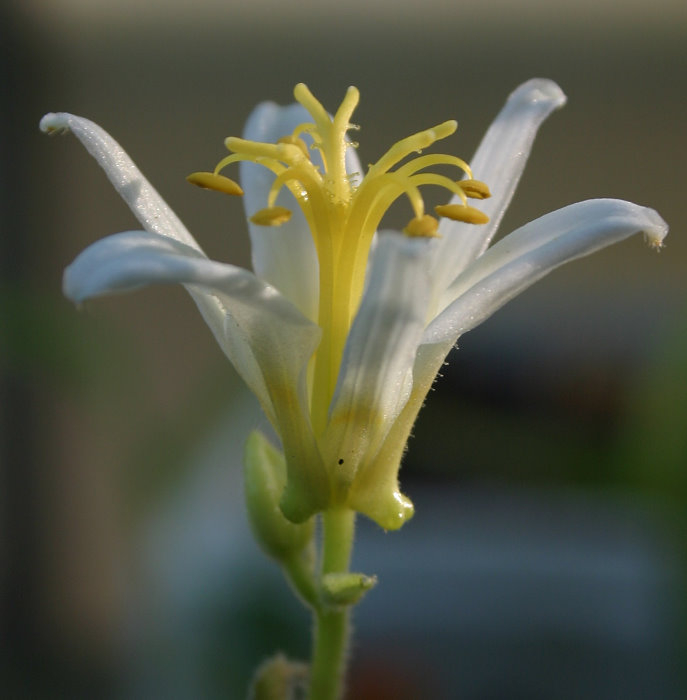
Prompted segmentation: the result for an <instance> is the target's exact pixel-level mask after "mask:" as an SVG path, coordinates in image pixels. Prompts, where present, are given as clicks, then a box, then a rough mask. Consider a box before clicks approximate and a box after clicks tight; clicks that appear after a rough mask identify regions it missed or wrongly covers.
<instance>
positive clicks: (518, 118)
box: [433, 78, 566, 310]
mask: <svg viewBox="0 0 687 700" xmlns="http://www.w3.org/2000/svg"><path fill="white" fill-rule="evenodd" d="M565 101H566V98H565V95H564V94H563V91H562V90H561V89H560V87H558V85H556V83H554V82H553V81H551V80H545V79H540V78H535V79H533V80H529V81H527V82H526V83H524V84H522V85H520V86H519V87H518V88H517V89H516V90H515V91H514V92H512V93H511V95H510V96H509V97H508V100H507V101H506V104H505V105H504V107H503V109H502V110H501V111H500V112H499V114H498V116H497V117H496V119H495V120H494V121H493V123H492V124H491V126H490V127H489V130H488V131H487V133H486V134H485V136H484V138H483V139H482V142H481V143H480V146H479V148H478V149H477V152H476V153H475V156H474V158H473V159H472V161H471V163H470V165H471V167H472V171H473V173H474V176H475V178H476V179H478V180H482V181H483V182H486V183H487V184H488V185H489V188H490V189H491V192H492V196H491V197H490V198H489V199H486V200H484V201H482V202H480V203H479V209H480V211H483V212H484V213H485V214H486V215H487V216H489V223H487V224H484V225H480V226H475V225H472V224H466V223H461V222H458V221H451V220H450V219H442V220H441V222H440V224H439V234H440V235H441V236H442V241H441V245H440V246H439V249H438V250H437V251H436V253H435V256H434V264H435V271H434V274H433V276H434V279H435V284H436V285H437V290H438V292H439V294H441V292H442V291H443V289H444V288H445V287H446V286H447V285H449V284H450V283H451V281H452V280H454V279H455V278H456V277H457V275H458V274H460V273H461V272H462V271H463V270H464V269H465V268H466V267H467V266H468V265H469V264H470V263H471V262H472V261H473V260H474V259H475V258H477V257H478V256H479V255H481V254H482V253H483V252H484V250H486V248H487V246H488V245H489V242H490V241H491V239H492V238H493V236H494V234H495V233H496V230H497V229H498V227H499V224H500V223H501V219H502V218H503V215H504V213H505V211H506V209H507V208H508V205H509V204H510V201H511V199H512V197H513V193H514V192H515V188H516V186H517V184H518V181H519V180H520V176H521V175H522V172H523V170H524V168H525V164H526V162H527V159H528V157H529V154H530V150H531V149H532V144H533V143H534V138H535V136H536V134H537V131H538V129H539V127H540V126H541V124H542V123H543V122H544V120H545V119H546V118H547V117H548V116H549V115H550V114H551V113H552V112H553V111H554V110H556V109H558V108H560V107H562V106H563V105H564V104H565ZM451 201H452V202H456V203H459V202H460V200H459V199H458V198H457V197H454V199H453V200H451ZM443 306H445V304H443V305H442V306H440V307H439V310H440V309H441V308H443Z"/></svg>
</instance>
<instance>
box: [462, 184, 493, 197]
mask: <svg viewBox="0 0 687 700" xmlns="http://www.w3.org/2000/svg"><path fill="white" fill-rule="evenodd" d="M458 186H459V187H460V189H461V190H463V192H465V195H466V196H467V197H470V198H471V199H488V198H489V197H491V192H490V191H489V186H488V185H487V184H486V183H484V182H480V181H479V180H460V181H459V182H458Z"/></svg>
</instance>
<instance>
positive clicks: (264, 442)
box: [244, 430, 315, 561]
mask: <svg viewBox="0 0 687 700" xmlns="http://www.w3.org/2000/svg"><path fill="white" fill-rule="evenodd" d="M244 484H245V486H244V488H245V496H246V506H247V509H248V519H249V520H250V524H251V527H252V529H253V534H254V535H255V538H256V539H257V541H258V543H259V544H260V546H261V547H262V549H263V550H264V551H265V552H266V553H267V554H268V555H269V556H271V557H274V558H275V559H277V560H279V561H285V560H287V559H290V558H292V557H293V556H294V555H295V554H297V553H298V552H300V551H302V550H303V549H304V548H305V547H306V546H307V545H308V544H309V543H310V542H311V541H312V538H313V533H314V531H315V519H314V518H310V520H307V521H306V522H304V523H301V524H299V525H296V524H294V523H292V522H291V521H289V520H287V519H286V518H285V517H284V515H283V514H282V512H281V509H280V507H279V500H280V498H281V495H282V492H283V491H284V486H285V485H286V462H285V460H284V455H283V454H282V453H281V452H280V451H279V450H277V449H276V448H275V447H274V446H273V445H271V444H270V442H269V440H268V439H267V438H266V437H265V436H264V435H263V434H262V433H260V432H259V431H257V430H256V431H253V432H252V433H251V434H250V435H249V437H248V440H247V441H246V448H245V453H244Z"/></svg>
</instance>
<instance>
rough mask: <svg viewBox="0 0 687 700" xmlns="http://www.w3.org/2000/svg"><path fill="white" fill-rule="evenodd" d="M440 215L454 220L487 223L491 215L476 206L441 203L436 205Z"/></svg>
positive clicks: (435, 208) (435, 209) (468, 222)
mask: <svg viewBox="0 0 687 700" xmlns="http://www.w3.org/2000/svg"><path fill="white" fill-rule="evenodd" d="M434 211H435V212H436V213H437V214H438V215H439V216H445V217H446V218H447V219H452V220H453V221H464V222H465V223H466V224H486V223H487V221H489V217H488V216H487V215H486V214H485V213H484V212H482V211H480V210H479V209H475V207H470V206H466V205H465V204H440V205H439V206H436V207H434Z"/></svg>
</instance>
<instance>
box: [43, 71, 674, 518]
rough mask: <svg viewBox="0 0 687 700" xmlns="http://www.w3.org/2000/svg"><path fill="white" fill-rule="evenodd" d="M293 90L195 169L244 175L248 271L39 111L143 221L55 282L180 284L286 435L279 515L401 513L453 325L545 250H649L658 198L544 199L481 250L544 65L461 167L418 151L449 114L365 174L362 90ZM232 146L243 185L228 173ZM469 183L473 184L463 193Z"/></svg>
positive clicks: (541, 91)
mask: <svg viewBox="0 0 687 700" xmlns="http://www.w3.org/2000/svg"><path fill="white" fill-rule="evenodd" d="M294 94H295V97H296V100H297V102H298V104H294V105H292V106H289V107H278V106H276V105H274V104H272V103H265V104H262V105H260V106H259V107H258V108H257V109H256V110H255V112H254V113H253V114H252V116H251V117H250V119H249V121H248V124H247V126H246V131H245V134H244V138H242V139H239V138H228V139H227V140H226V142H225V143H226V146H227V148H228V149H229V151H230V152H231V154H230V155H229V156H227V157H226V158H224V159H223V160H221V161H220V162H219V164H218V165H217V167H216V168H215V170H214V171H213V172H206V173H194V174H193V175H192V176H190V177H189V179H190V180H191V181H192V182H194V183H195V184H198V185H201V186H203V187H208V188H210V189H215V190H219V191H222V192H226V193H228V194H236V195H239V194H242V193H243V191H245V196H244V202H245V205H246V210H247V214H248V217H249V221H250V223H249V228H250V235H251V241H252V253H253V268H254V273H253V272H249V271H248V270H244V269H241V268H239V267H235V266H233V265H227V264H223V263H219V262H214V261H212V260H209V259H208V258H207V257H206V256H205V255H204V253H203V252H202V250H201V248H200V247H199V246H198V244H197V243H196V241H195V240H194V238H193V237H192V236H191V234H190V233H189V232H188V231H187V230H186V229H185V228H184V226H183V225H182V223H181V222H180V221H179V220H178V219H177V217H176V216H175V215H174V213H173V212H172V211H171V210H170V208H169V207H168V206H167V205H166V204H165V202H164V201H163V200H162V199H161V198H160V196H159V195H158V194H157V192H156V191H155V190H154V189H153V188H152V187H151V185H150V184H149V183H148V181H147V180H146V179H145V178H144V177H143V176H142V175H141V173H140V172H139V170H138V169H137V168H136V166H135V165H134V164H133V162H132V161H131V160H130V159H129V157H128V156H127V155H126V154H125V153H124V151H123V150H122V149H121V147H120V146H119V145H118V144H117V143H116V142H115V141H114V140H113V139H112V138H111V137H110V136H109V135H108V134H107V133H105V132H104V131H103V130H102V129H101V128H100V127H98V126H97V125H95V124H93V123H92V122H90V121H88V120H86V119H83V118H81V117H76V116H73V115H70V114H64V113H61V114H48V115H46V116H45V117H44V118H43V120H42V122H41V128H42V129H43V130H44V131H60V130H71V131H72V132H73V133H74V134H75V135H76V136H77V137H78V138H79V139H80V140H81V142H82V143H83V144H84V145H85V146H86V148H87V149H88V150H89V152H90V153H91V154H92V155H93V156H94V157H95V158H96V159H97V160H98V162H99V163H100V165H101V166H102V167H103V168H104V170H105V171H106V173H107V175H108V176H109V178H110V180H111V181H112V183H113V184H114V186H115V187H116V189H117V190H118V191H119V193H120V194H121V195H122V197H123V198H124V199H125V200H126V202H127V203H128V204H129V206H130V207H131V209H132V211H133V212H134V214H135V215H136V217H137V218H138V220H139V221H140V222H141V224H142V225H143V227H144V229H145V230H144V231H128V232H125V233H120V234H116V235H114V236H110V237H108V238H105V239H103V240H100V241H98V242H97V243H95V244H94V245H92V246H90V247H89V248H87V249H86V250H85V251H84V252H82V253H81V255H79V256H78V257H77V258H76V260H75V261H74V262H73V263H72V265H71V266H70V267H68V268H67V270H66V271H65V276H64V291H65V293H66V295H67V296H68V297H70V298H71V299H73V300H74V301H77V302H81V301H83V300H85V299H88V298H90V297H95V296H99V295H103V294H108V293H112V292H117V291H123V290H131V289H134V288H137V287H140V286H143V285H147V284H158V283H168V282H179V283H182V284H184V285H185V286H186V288H187V289H188V291H189V292H190V294H191V296H192V297H193V298H194V300H195V302H196V304H197V305H198V307H199V309H200V311H201V313H202V314H203V316H204V318H205V320H206V321H207V323H208V325H209V326H210V328H211V329H212V331H213V333H214V334H215V337H216V338H217V340H218V342H219V344H220V345H221V347H222V349H223V350H224V352H225V353H226V354H227V356H228V357H229V359H230V360H231V361H232V362H233V364H234V366H235V367H236V369H237V370H238V372H239V373H240V374H241V376H242V377H243V379H244V380H245V381H246V383H247V384H248V386H249V387H250V388H251V389H252V391H253V392H254V393H255V394H256V396H257V397H258V399H259V401H260V403H261V405H262V407H263V409H264V411H265V413H266V415H267V417H268V418H269V420H270V422H271V424H272V425H273V426H274V429H275V431H276V433H277V435H278V436H279V439H280V440H281V447H282V449H283V451H284V456H285V458H286V464H287V483H286V487H285V489H284V493H283V496H282V499H281V508H282V510H283V512H284V514H285V515H286V516H287V517H288V518H289V519H290V520H292V521H294V522H302V521H304V520H306V519H307V518H309V517H310V516H311V515H313V514H314V513H317V512H318V511H322V510H327V509H329V508H334V507H347V508H351V509H353V510H357V511H359V512H362V513H364V514H366V515H368V516H369V517H370V518H372V519H374V520H376V521H377V522H378V523H379V524H380V525H382V526H383V527H384V528H389V529H394V528H398V527H400V526H401V525H402V524H403V522H404V521H405V520H406V519H407V518H409V517H410V516H411V515H412V512H413V509H412V504H411V503H410V501H409V500H408V499H407V498H406V497H405V496H403V495H402V494H401V493H400V490H399V486H398V469H399V465H400V461H401V457H402V454H403V451H404V448H405V445H406V442H407V439H408V436H409V434H410V430H411V428H412V425H413V423H414V421H415V418H416V416H417V413H418V411H419V409H420V407H421V405H422V403H423V401H424V399H425V396H426V394H427V392H428V390H429V388H430V386H431V384H432V382H433V381H434V378H435V376H436V374H437V372H438V370H439V368H440V366H441V364H442V363H443V361H444V359H445V357H446V355H447V354H448V352H449V351H450V349H451V348H452V347H453V346H454V345H455V343H456V341H457V339H458V337H459V336H460V335H461V334H463V333H465V332H466V331H469V330H470V329H472V328H474V327H475V326H476V325H478V324H479V323H481V322H482V321H483V320H485V319H486V318H487V317H488V316H490V315H491V314H492V313H493V312H494V311H496V310H497V309H498V308H500V307H501V306H502V305H503V304H504V303H506V302H507V301H508V300H509V299H511V298H512V297H514V296H515V295H516V294H518V293H519V292H520V291H522V290H523V289H525V288H526V287H528V286H529V285H530V284H532V283H533V282H535V281H536V280H538V279H539V278H541V277H543V276H544V275H545V274H547V273H548V272H549V271H550V270H552V269H554V268H555V267H557V266H558V265H560V264H562V263H564V262H567V261H568V260H572V259H574V258H577V257H580V256H583V255H587V254H589V253H592V252H594V251H595V250H598V249H600V248H603V247H604V246H607V245H609V244H611V243H615V242H616V241H619V240H621V239H623V238H626V237H628V236H630V235H632V234H634V233H637V232H640V231H643V232H644V234H645V236H646V238H647V240H648V241H649V243H650V244H651V245H652V246H654V247H660V245H661V242H662V240H663V238H664V237H665V235H666V233H667V230H668V229H667V226H666V224H665V223H664V222H663V220H662V219H661V218H660V216H659V215H658V214H657V213H656V212H654V211H653V210H651V209H645V208H643V207H639V206H637V205H635V204H631V203H629V202H624V201H620V200H610V199H600V200H591V201H587V202H581V203H579V204H574V205H571V206H568V207H565V208H564V209H560V210H558V211H555V212H553V213H550V214H547V215H545V216H543V217H541V218H540V219H537V220H535V221H533V222H531V223H529V224H527V225H525V226H523V227H522V228H520V229H518V230H516V231H514V232H513V233H511V234H510V235H508V236H506V237H505V238H503V239H502V240H501V241H500V242H498V243H496V244H495V245H493V246H492V247H489V244H490V242H491V239H492V237H493V236H494V234H495V232H496V229H497V227H498V225H499V222H500V220H501V218H502V216H503V213H504V211H505V209H506V207H507V206H508V203H509V202H510V199H511V196H512V194H513V191H514V189H515V186H516V184H517V181H518V179H519V178H520V175H521V173H522V170H523V167H524V165H525V161H526V159H527V156H528V154H529V151H530V148H531V146H532V142H533V140H534V136H535V133H536V131H537V129H538V127H539V125H540V124H541V123H542V122H543V121H544V119H545V118H546V117H547V116H548V115H549V114H550V113H551V112H552V111H553V110H554V109H556V108H558V107H560V106H562V105H563V103H564V102H565V97H564V95H563V93H562V92H561V91H560V89H559V88H558V86H557V85H555V84H554V83H552V82H550V81H546V80H532V81H530V82H528V83H525V84H524V85H522V86H521V87H520V88H518V89H517V90H516V91H515V92H514V93H513V94H512V95H511V96H510V98H509V99H508V101H507V103H506V105H505V107H504V108H503V110H502V111H501V113H500V114H499V115H498V116H497V118H496V120H495V121H494V123H493V124H492V125H491V127H490V129H489V130H488V132H487V134H486V136H485V138H484V140H483V141H482V144H481V145H480V147H479V149H478V151H477V154H476V155H475V158H474V160H473V162H472V168H470V167H469V166H468V165H467V164H466V163H465V162H464V161H462V160H460V159H459V158H456V157H455V156H450V155H441V154H431V153H426V149H427V148H429V147H430V146H432V144H434V142H435V141H437V140H439V139H443V138H445V137H446V136H448V135H450V134H452V133H453V132H454V131H455V129H456V123H455V122H452V121H449V122H444V123H442V124H440V125H438V126H436V127H434V128H432V129H427V130H425V131H421V132H419V133H417V134H414V135H413V136H410V137H409V138H407V139H404V140H402V141H399V142H398V143H397V144H395V145H394V146H392V147H391V148H390V149H389V150H388V151H387V152H386V153H385V154H384V155H382V157H381V158H380V159H379V160H378V161H377V162H376V163H374V164H373V165H371V166H370V167H369V168H368V169H367V172H365V173H363V169H362V168H361V166H360V164H359V163H358V160H357V157H356V152H355V148H356V145H357V144H355V143H353V142H352V141H350V140H349V139H348V136H347V134H348V132H349V131H350V130H351V129H354V128H357V127H354V126H353V125H352V124H351V123H350V119H351V116H352V114H353V111H354V109H355V107H356V105H357V102H358V91H357V90H356V89H355V88H350V89H349V90H348V92H347V94H346V96H345V98H344V100H343V102H342V104H341V106H340V108H339V109H338V110H337V112H336V113H335V114H334V116H333V117H331V116H330V115H329V114H328V112H327V111H326V110H325V109H324V108H323V106H322V105H321V104H320V103H319V102H318V101H317V100H316V99H315V98H314V97H313V95H312V94H311V93H310V92H309V91H308V89H307V88H306V87H305V86H304V85H298V86H296V89H295V91H294ZM417 154H420V155H417ZM237 161H240V162H241V182H242V188H243V189H242V188H241V187H239V185H238V184H237V183H236V182H234V181H233V180H231V179H229V178H228V177H226V176H225V175H223V174H222V173H221V171H223V170H224V169H225V168H226V167H227V166H230V165H232V164H233V163H235V162H237ZM436 166H451V167H456V168H457V169H458V170H459V173H458V174H460V175H461V177H462V178H463V179H458V180H456V179H453V178H450V177H448V176H446V175H445V174H437V173H435V172H432V169H433V168H435V167H436ZM444 170H445V168H444ZM473 172H474V174H475V175H474V178H478V179H474V178H473ZM485 182H486V183H488V184H489V187H487V186H486V185H485V184H483V183H485ZM428 185H434V186H439V187H443V188H444V189H447V190H448V191H449V192H450V193H451V195H452V198H451V201H450V203H449V204H448V205H445V206H442V207H437V208H436V212H435V213H437V215H438V216H439V219H436V218H435V217H433V216H431V215H429V214H428V213H427V212H426V211H425V206H424V202H423V198H422V194H421V191H420V188H423V187H425V186H428ZM489 190H491V192H492V193H493V196H492V197H491V198H488V197H489ZM399 197H405V198H407V200H408V202H409V204H410V207H411V210H412V217H411V218H410V222H409V224H408V226H407V227H406V229H405V231H404V232H403V233H397V232H392V231H387V232H382V233H379V234H378V233H376V232H377V230H378V228H379V225H380V222H381V221H382V218H383V216H384V213H385V212H386V210H387V209H388V208H389V206H390V205H391V204H392V203H393V202H394V201H395V200H396V199H398V198H399ZM469 198H471V199H476V200H483V201H480V202H479V203H478V204H479V206H477V207H473V206H471V205H469V204H468V199H469Z"/></svg>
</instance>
